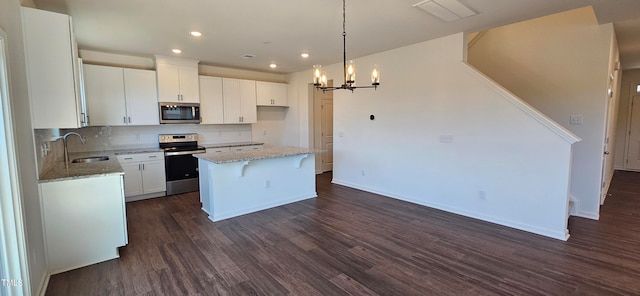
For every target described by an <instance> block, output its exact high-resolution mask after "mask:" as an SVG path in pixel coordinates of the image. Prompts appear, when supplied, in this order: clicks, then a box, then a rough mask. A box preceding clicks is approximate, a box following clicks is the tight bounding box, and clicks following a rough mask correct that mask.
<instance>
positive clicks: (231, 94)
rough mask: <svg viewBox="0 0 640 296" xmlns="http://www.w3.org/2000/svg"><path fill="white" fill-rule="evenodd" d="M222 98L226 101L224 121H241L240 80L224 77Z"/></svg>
mask: <svg viewBox="0 0 640 296" xmlns="http://www.w3.org/2000/svg"><path fill="white" fill-rule="evenodd" d="M222 99H223V103H224V123H240V117H241V116H242V113H241V108H242V104H241V102H240V80H238V79H231V78H222Z"/></svg>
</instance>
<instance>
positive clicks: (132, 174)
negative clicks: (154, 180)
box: [120, 162, 144, 196]
mask: <svg viewBox="0 0 640 296" xmlns="http://www.w3.org/2000/svg"><path fill="white" fill-rule="evenodd" d="M120 165H121V166H122V169H123V170H124V195H125V196H134V195H140V194H143V193H144V191H143V190H142V173H141V170H142V164H141V163H139V162H129V163H121V164H120Z"/></svg>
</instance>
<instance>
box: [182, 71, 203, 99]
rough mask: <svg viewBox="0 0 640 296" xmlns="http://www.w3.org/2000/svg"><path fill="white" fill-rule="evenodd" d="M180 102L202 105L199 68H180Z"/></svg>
mask: <svg viewBox="0 0 640 296" xmlns="http://www.w3.org/2000/svg"><path fill="white" fill-rule="evenodd" d="M179 74H180V101H181V102H184V103H200V89H199V88H198V67H197V66H196V67H188V66H180V71H179Z"/></svg>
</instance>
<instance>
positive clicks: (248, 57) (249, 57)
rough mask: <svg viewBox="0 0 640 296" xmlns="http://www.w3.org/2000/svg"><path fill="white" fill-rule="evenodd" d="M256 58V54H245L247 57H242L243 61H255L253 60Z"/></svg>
mask: <svg viewBox="0 0 640 296" xmlns="http://www.w3.org/2000/svg"><path fill="white" fill-rule="evenodd" d="M255 57H256V55H255V54H250V53H248V54H245V55H243V56H242V58H243V59H245V60H248V59H253V58H255Z"/></svg>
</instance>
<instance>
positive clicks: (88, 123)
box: [87, 115, 91, 125]
mask: <svg viewBox="0 0 640 296" xmlns="http://www.w3.org/2000/svg"><path fill="white" fill-rule="evenodd" d="M90 124H91V117H90V116H89V115H87V125H90Z"/></svg>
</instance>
